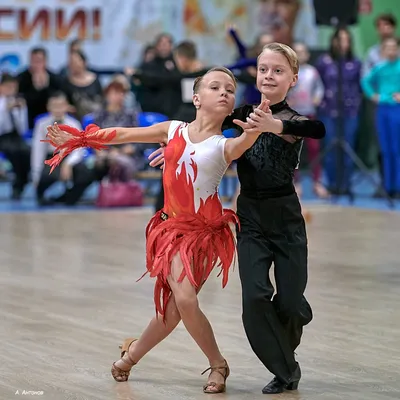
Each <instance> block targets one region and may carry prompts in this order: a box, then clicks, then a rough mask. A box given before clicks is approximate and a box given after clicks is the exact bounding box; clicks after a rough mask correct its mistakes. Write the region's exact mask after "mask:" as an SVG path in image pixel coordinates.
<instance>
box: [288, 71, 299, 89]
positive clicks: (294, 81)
mask: <svg viewBox="0 0 400 400" xmlns="http://www.w3.org/2000/svg"><path fill="white" fill-rule="evenodd" d="M298 79H299V75H298V74H296V75H294V77H293V82H292V83H291V84H290V87H294V86H296V84H297V81H298Z"/></svg>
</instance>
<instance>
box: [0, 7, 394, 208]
mask: <svg viewBox="0 0 400 400" xmlns="http://www.w3.org/2000/svg"><path fill="white" fill-rule="evenodd" d="M396 25H397V21H396V19H395V18H394V16H393V15H390V14H384V15H380V16H379V17H378V18H377V19H376V21H375V26H376V31H377V36H378V38H379V40H378V42H377V43H376V45H374V46H373V47H372V48H371V49H369V50H368V52H367V54H366V56H365V58H364V59H363V60H361V59H358V58H357V57H356V56H355V55H354V49H353V43H352V37H351V33H350V32H349V30H347V29H345V28H343V29H337V30H336V31H335V32H334V33H333V35H332V37H331V39H330V46H329V48H328V49H327V50H326V51H325V52H323V53H322V54H320V55H319V56H318V57H317V58H315V59H313V61H312V62H310V51H309V49H308V48H307V46H306V45H305V44H304V43H301V42H295V43H290V44H291V45H292V46H293V48H294V49H295V51H296V52H297V54H298V57H299V61H300V72H299V80H298V84H297V86H296V87H295V88H294V89H293V90H292V91H291V92H290V93H289V96H288V99H287V101H288V102H289V104H290V105H291V106H292V107H293V108H294V109H295V110H297V111H298V112H299V113H301V114H304V115H307V116H308V117H309V118H319V119H321V120H323V122H324V123H325V126H326V129H327V135H326V139H325V141H324V143H323V146H324V147H326V146H329V144H330V143H332V141H333V140H334V139H335V138H336V137H337V135H338V130H337V126H338V121H339V120H342V121H343V124H342V125H341V129H342V132H341V134H342V135H343V138H344V139H345V140H346V141H347V142H348V144H349V146H350V147H351V148H352V149H354V148H355V146H356V141H357V137H356V135H357V133H358V134H361V135H362V131H361V130H360V129H359V127H360V116H361V115H362V113H361V111H362V110H364V114H365V116H367V117H366V118H367V119H368V124H369V125H370V126H375V125H376V124H377V125H378V128H379V123H380V124H381V126H382V125H383V124H387V125H388V126H390V128H387V129H391V130H393V129H395V128H396V127H397V126H398V122H397V121H398V115H399V113H396V112H393V111H392V110H389V111H387V110H386V112H385V113H384V115H383V114H382V113H383V111H382V110H381V108H379V110H377V106H376V104H377V103H378V104H379V103H380V102H382V101H383V99H384V95H385V93H379V90H381V86H379V85H378V86H377V85H376V81H377V79H378V78H377V77H379V76H380V75H379V74H382V73H383V74H385V73H386V74H390V72H388V71H386V70H385V71H383V72H382V71H380V70H377V68H378V67H379V65H380V64H381V63H382V62H383V61H385V60H392V61H393V62H396V61H397V59H398V54H399V53H398V40H397V38H396V37H395V31H396ZM227 34H228V35H230V37H231V38H232V40H233V41H234V43H236V46H237V57H236V59H234V60H232V63H231V64H229V65H227V66H228V67H229V68H230V69H231V70H232V71H233V72H234V73H235V76H236V77H237V79H238V82H239V83H240V85H239V91H238V94H237V104H238V105H240V104H242V103H253V104H257V103H258V102H259V101H260V94H259V93H258V91H257V89H256V87H255V76H256V72H257V55H258V54H259V53H260V52H261V49H262V47H263V46H264V45H265V44H267V43H269V42H272V41H275V40H277V38H276V37H274V34H273V33H270V32H268V33H263V34H261V35H260V36H259V37H258V38H257V40H256V41H255V43H253V44H252V45H247V44H246V41H245V38H242V37H241V36H240V32H238V31H237V30H236V29H235V27H230V28H229V29H228V32H227ZM84 47H85V43H84V42H82V41H80V40H74V41H72V42H71V43H70V44H69V49H68V62H67V65H65V66H64V67H63V68H62V69H61V70H60V71H51V70H50V69H49V67H48V64H47V60H48V55H47V51H46V49H45V48H42V47H37V48H33V49H32V50H31V51H30V55H29V65H28V66H27V68H26V69H25V70H24V71H22V72H21V73H19V74H18V75H16V76H13V75H10V74H7V73H3V74H2V76H1V78H0V79H1V80H0V153H1V157H3V158H4V159H6V160H8V162H9V163H10V165H11V167H12V178H11V179H12V182H11V184H12V198H13V199H15V200H18V199H20V198H21V196H22V195H23V192H24V190H25V188H26V186H27V184H28V183H29V182H32V184H33V185H34V188H35V195H36V199H37V202H38V204H39V205H51V204H56V203H63V204H66V205H74V204H77V203H78V202H79V201H80V200H81V198H82V196H83V194H84V192H85V190H86V189H87V188H88V187H89V186H90V185H91V184H92V183H94V182H102V181H103V180H104V179H105V178H107V177H108V176H109V175H110V171H115V168H114V167H116V166H118V174H117V175H118V177H117V179H119V180H120V181H124V182H127V181H130V180H134V179H136V177H137V174H138V173H139V172H140V171H143V170H144V169H146V168H147V164H148V162H147V159H146V157H147V154H148V151H149V149H150V148H151V147H154V145H153V146H149V145H125V146H113V147H110V148H109V150H108V151H103V152H89V151H87V150H85V149H79V150H76V151H74V152H73V153H71V154H70V155H69V156H68V157H67V158H66V159H65V160H64V161H63V162H62V164H61V167H60V168H58V169H56V170H55V172H53V173H52V174H51V175H49V168H48V166H46V165H45V164H44V160H45V159H47V158H50V157H51V156H52V151H53V149H52V148H50V146H49V145H47V144H46V143H43V142H42V140H43V139H45V135H46V127H47V126H48V125H51V124H53V123H54V122H57V123H59V124H67V125H70V126H73V127H76V128H77V129H82V128H85V127H86V126H87V125H88V124H90V123H95V124H97V125H99V126H101V127H103V128H106V127H111V126H146V125H150V124H152V123H155V122H161V121H163V120H166V119H178V120H183V121H188V122H190V121H191V120H193V119H194V115H195V108H194V106H193V104H192V85H193V81H194V79H195V78H196V77H197V76H199V75H202V74H203V73H204V72H205V71H206V70H207V69H208V68H210V67H212V65H205V64H204V63H203V62H202V61H201V60H200V59H199V57H198V51H197V48H196V45H195V43H194V42H192V41H189V40H186V41H183V42H180V43H177V44H175V43H174V38H173V37H172V36H171V35H170V34H167V33H162V34H160V35H158V36H157V37H156V38H154V41H153V42H152V43H149V45H148V46H147V47H146V48H145V49H144V51H143V55H142V59H141V61H140V62H139V63H138V65H135V66H132V67H125V69H124V70H122V68H123V67H124V66H121V71H120V72H119V73H116V74H115V75H113V76H110V77H108V79H107V82H106V83H104V80H103V79H101V78H102V77H101V76H100V73H101V72H99V71H96V68H95V65H96V60H87V58H86V55H85V50H84ZM378 69H379V68H378ZM339 71H340V72H341V73H339ZM377 71H378V72H377ZM391 73H392V75H391V76H392V77H393V76H394V79H391V80H390V82H391V84H392V85H399V83H398V82H397V81H400V79H399V77H398V76H397V75H393V74H395V72H393V71H392V72H391ZM398 73H399V74H400V70H399V71H398ZM399 76H400V75H399ZM396 80H397V81H396ZM395 91H396V90H395ZM398 92H399V98H398V99H397V100H396V98H395V96H394V97H393V99H392V100H394V103H396V102H397V101H400V85H399V88H398ZM378 114H379V115H378ZM375 115H377V118H375ZM364 118H365V117H364ZM378 131H379V129H378ZM360 132H361V133H360ZM224 133H225V134H226V135H227V136H228V135H234V134H235V132H224ZM378 143H379V148H380V152H379V155H378V157H379V162H378V165H379V166H380V172H381V177H382V179H383V182H384V184H385V185H384V186H385V189H386V190H387V191H388V192H389V193H390V195H392V196H398V195H399V194H400V178H398V181H399V182H398V185H397V186H396V184H395V183H393V182H395V181H396V179H397V178H396V177H393V176H392V175H393V174H394V172H393V173H392V172H391V168H394V167H392V165H391V164H390V163H389V164H388V161H387V152H393V149H392V148H391V146H389V145H388V143H386V142H385V143H386V144H384V143H383V142H382V140H381V135H379V142H378ZM156 147H157V146H156ZM398 147H399V149H398V154H397V155H398V158H399V160H400V154H399V153H400V143H399V146H398ZM320 153H321V148H320V143H319V142H318V141H316V140H313V139H309V140H307V141H306V143H305V154H307V158H308V160H307V161H308V164H309V167H310V170H311V176H312V180H313V188H314V191H315V194H316V195H317V196H319V197H327V196H329V195H330V194H331V193H334V194H345V193H348V192H350V191H351V190H352V184H351V177H352V175H353V171H354V166H353V163H352V161H351V159H350V158H349V157H348V156H347V155H346V154H344V163H343V166H342V168H341V170H340V171H338V168H337V165H336V156H335V152H334V151H330V152H328V153H327V155H326V156H325V157H324V158H323V160H319V155H320ZM398 167H399V168H398V170H399V171H400V164H399V165H398ZM232 168H234V166H232ZM338 172H340V175H341V177H340V182H339V183H338V179H339V178H338ZM114 175H115V174H114ZM60 181H61V182H63V183H64V187H65V191H64V192H63V193H62V194H61V195H60V196H58V197H50V196H48V195H46V192H47V190H48V189H49V188H50V186H52V185H53V184H54V183H56V182H60ZM300 184H301V179H300V176H299V177H298V191H299V193H300V191H301V185H300ZM380 195H382V193H379V191H378V192H377V193H376V196H380Z"/></svg>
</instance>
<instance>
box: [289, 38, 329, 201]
mask: <svg viewBox="0 0 400 400" xmlns="http://www.w3.org/2000/svg"><path fill="white" fill-rule="evenodd" d="M293 49H294V50H295V52H296V54H297V57H298V60H299V67H300V68H299V79H298V81H297V84H296V86H295V87H294V88H292V89H291V90H290V91H289V93H288V97H287V101H288V104H289V105H290V107H292V108H293V109H294V110H296V111H297V112H298V113H300V114H301V115H305V116H307V117H308V118H309V119H315V118H316V116H317V108H318V107H319V105H320V104H321V101H322V99H323V97H324V85H323V83H322V80H321V77H320V76H319V73H318V71H317V69H316V68H315V67H313V66H312V65H310V64H308V61H309V59H310V53H309V51H308V48H307V46H306V45H305V44H303V43H299V42H298V43H295V44H294V46H293ZM304 144H305V145H306V146H307V151H308V160H309V162H310V163H311V165H312V166H311V168H312V179H313V184H314V192H315V194H316V195H317V196H318V197H321V198H326V197H327V196H328V195H329V193H328V192H327V190H326V189H325V187H324V186H323V185H322V184H321V183H320V179H321V163H320V162H317V163H315V160H316V159H317V157H318V156H319V152H320V143H319V140H315V139H310V138H306V139H305V141H304ZM296 186H297V190H298V195H299V196H301V186H300V183H297V185H296Z"/></svg>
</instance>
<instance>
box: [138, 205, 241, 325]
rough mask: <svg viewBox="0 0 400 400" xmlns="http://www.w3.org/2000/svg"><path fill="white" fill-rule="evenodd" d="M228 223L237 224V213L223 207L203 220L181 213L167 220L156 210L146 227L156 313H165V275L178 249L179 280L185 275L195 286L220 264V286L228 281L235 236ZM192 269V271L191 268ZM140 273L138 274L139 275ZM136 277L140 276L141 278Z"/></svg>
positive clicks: (168, 290)
mask: <svg viewBox="0 0 400 400" xmlns="http://www.w3.org/2000/svg"><path fill="white" fill-rule="evenodd" d="M229 223H233V224H238V225H239V220H238V217H237V215H236V214H235V213H234V212H233V211H232V210H228V209H225V210H224V213H223V214H222V215H221V217H220V218H217V219H215V220H213V221H208V220H206V219H205V218H204V217H203V216H202V215H199V214H195V215H180V216H177V217H174V218H169V219H167V220H165V221H164V220H162V219H161V211H159V212H158V213H156V214H155V215H154V217H153V218H152V219H151V220H150V222H149V223H148V225H147V227H146V239H147V243H146V254H147V257H146V268H147V271H146V272H145V273H144V274H143V276H145V275H146V274H147V273H149V274H150V277H155V278H156V283H155V287H154V302H155V308H156V313H157V314H160V315H162V316H164V319H165V310H166V307H167V303H168V300H169V298H170V296H171V293H172V292H171V288H170V287H169V284H168V281H167V277H168V276H169V274H170V271H171V262H172V259H173V257H174V256H175V255H176V254H177V253H178V252H179V253H180V256H181V259H182V263H183V270H182V274H181V276H180V277H179V282H181V281H182V280H183V279H184V278H185V277H187V278H188V279H189V281H190V283H191V284H192V285H193V286H194V287H196V288H198V287H200V286H201V285H202V284H203V283H204V282H205V281H206V279H207V278H208V277H209V275H210V273H211V271H212V270H213V268H214V267H215V266H217V267H218V266H220V267H221V271H220V272H219V274H218V276H220V275H221V274H222V287H223V288H224V287H225V286H226V284H227V283H228V272H229V268H230V266H231V265H232V263H233V261H234V258H235V255H236V240H235V235H234V233H233V232H232V229H231V227H230V226H229ZM192 271H193V272H192ZM143 276H142V277H141V278H140V279H142V278H143ZM140 279H139V280H140Z"/></svg>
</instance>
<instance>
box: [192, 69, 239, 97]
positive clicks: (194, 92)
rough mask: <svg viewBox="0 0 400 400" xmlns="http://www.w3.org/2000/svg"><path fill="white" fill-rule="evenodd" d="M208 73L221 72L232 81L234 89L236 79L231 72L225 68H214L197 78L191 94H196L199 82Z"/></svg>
mask: <svg viewBox="0 0 400 400" xmlns="http://www.w3.org/2000/svg"><path fill="white" fill-rule="evenodd" d="M210 72H223V73H225V74H227V75H228V76H229V77H230V78H231V79H232V81H233V84H234V86H235V88H236V78H235V75H233V73H232V71H231V70H229V69H228V68H225V67H214V68H211V69H209V70H208V71H207V72H206V73H205V74H204V75H202V76H198V77H197V78H196V79H195V81H194V84H193V94H196V93H198V91H199V87H200V84H201V81H202V80H203V78H204V77H205V76H206V75H207V74H209V73H210Z"/></svg>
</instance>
